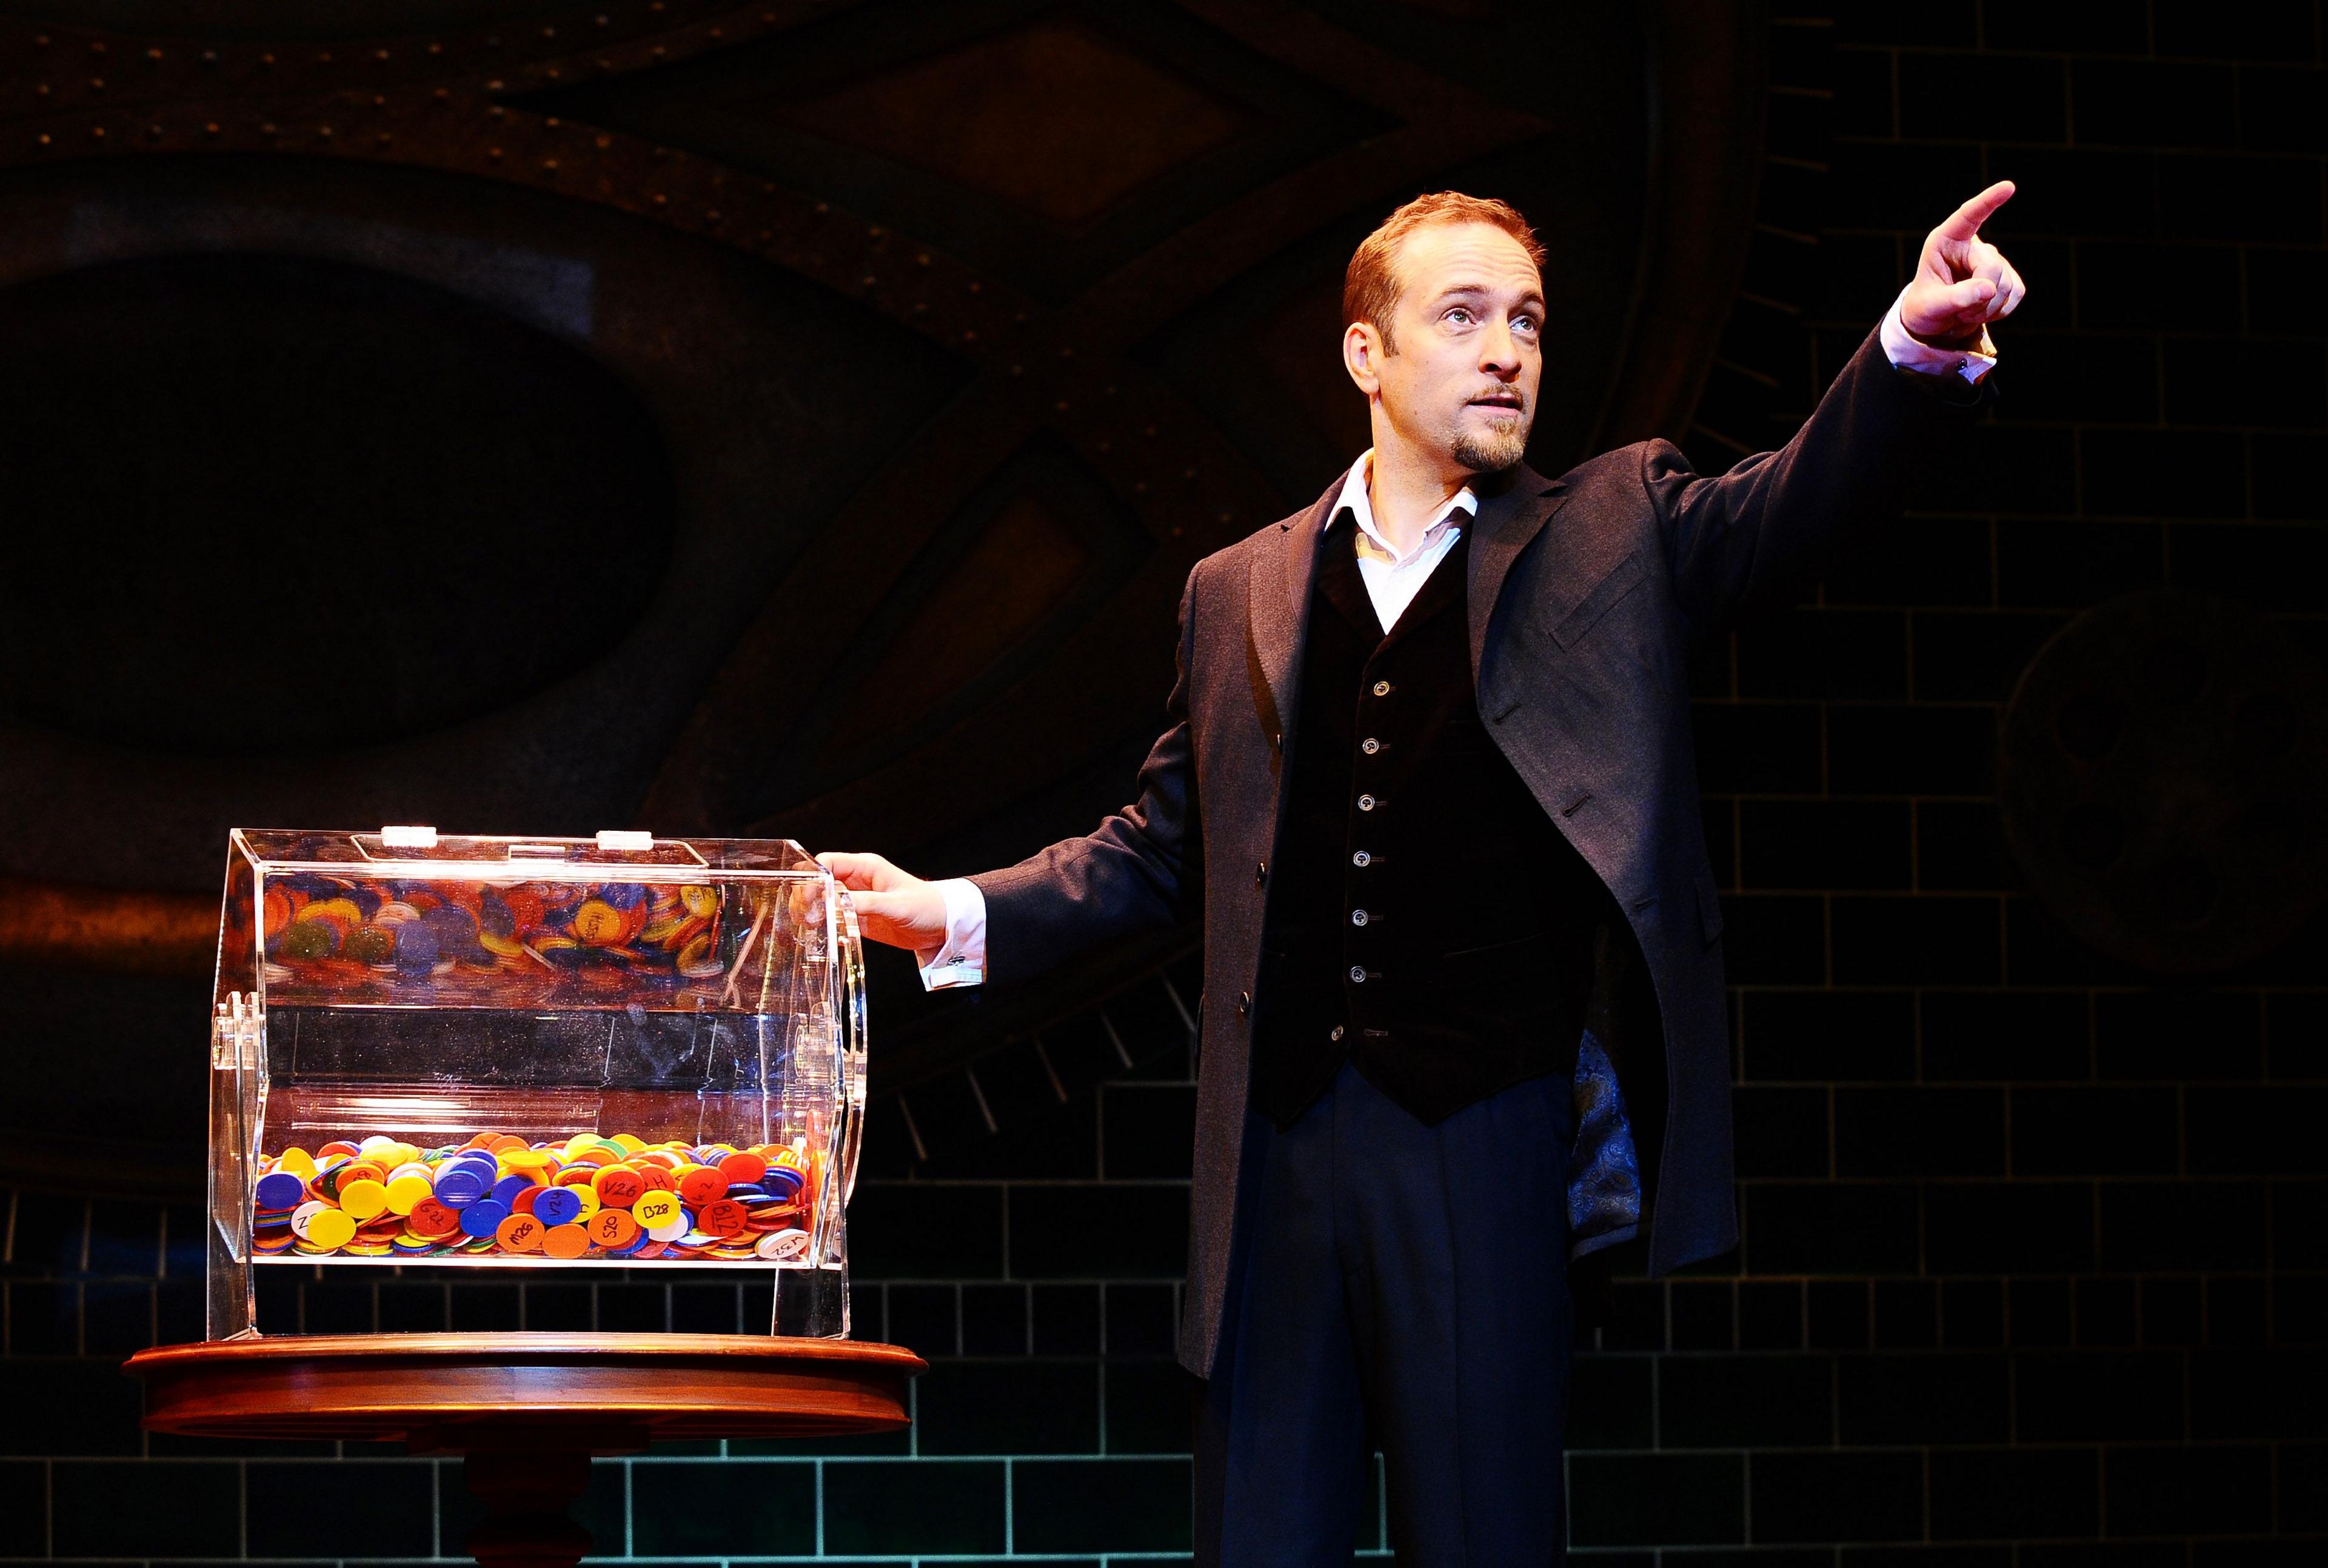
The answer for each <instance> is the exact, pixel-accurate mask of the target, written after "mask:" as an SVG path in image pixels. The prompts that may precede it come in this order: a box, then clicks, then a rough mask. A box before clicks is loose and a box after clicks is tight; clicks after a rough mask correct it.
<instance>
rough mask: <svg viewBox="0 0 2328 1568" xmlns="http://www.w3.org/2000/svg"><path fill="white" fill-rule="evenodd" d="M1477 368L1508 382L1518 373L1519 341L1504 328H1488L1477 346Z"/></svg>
mask: <svg viewBox="0 0 2328 1568" xmlns="http://www.w3.org/2000/svg"><path fill="white" fill-rule="evenodd" d="M1479 368H1480V369H1481V370H1483V371H1487V372H1488V374H1489V375H1493V376H1501V377H1502V378H1503V379H1504V380H1510V379H1511V378H1512V377H1514V376H1516V375H1518V374H1519V373H1520V345H1519V340H1518V339H1516V338H1515V337H1514V336H1512V329H1511V328H1510V327H1509V326H1507V325H1506V326H1495V327H1490V328H1489V329H1488V333H1487V335H1486V337H1485V338H1484V339H1483V340H1482V341H1481V343H1480V344H1479Z"/></svg>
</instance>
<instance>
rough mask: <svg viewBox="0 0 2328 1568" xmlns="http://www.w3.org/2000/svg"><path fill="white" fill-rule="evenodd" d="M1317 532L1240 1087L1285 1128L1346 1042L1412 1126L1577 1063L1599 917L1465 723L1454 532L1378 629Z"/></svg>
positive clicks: (1560, 849) (1607, 912)
mask: <svg viewBox="0 0 2328 1568" xmlns="http://www.w3.org/2000/svg"><path fill="white" fill-rule="evenodd" d="M1355 530H1356V524H1355V523H1354V521H1352V519H1351V516H1350V514H1349V513H1348V512H1347V511H1344V512H1338V513H1337V514H1336V516H1335V518H1334V520H1333V521H1332V523H1331V525H1330V527H1329V529H1328V533H1327V536H1326V539H1325V540H1324V543H1323V547H1322V552H1321V555H1320V559H1319V567H1318V577H1317V585H1316V587H1315V588H1314V590H1313V592H1312V598H1311V602H1310V606H1309V630H1308V636H1307V642H1306V643H1305V645H1304V647H1303V650H1302V664H1301V684H1300V692H1301V695H1300V713H1299V715H1298V717H1297V718H1296V722H1295V733H1294V734H1293V736H1292V737H1290V738H1291V745H1290V746H1289V747H1288V750H1289V752H1290V756H1289V762H1290V764H1291V770H1292V771H1291V777H1290V779H1289V780H1288V782H1287V785H1286V799H1285V814H1284V818H1283V822H1282V827H1281V831H1280V835H1279V840H1278V851H1277V863H1276V864H1275V866H1274V867H1272V869H1271V871H1270V875H1269V879H1268V896H1267V897H1268V902H1267V908H1266V913H1265V915H1264V917H1263V929H1262V955H1261V971H1260V980H1259V983H1258V984H1257V985H1256V986H1255V988H1254V991H1255V997H1254V1000H1255V1014H1254V1019H1253V1082H1252V1101H1253V1106H1254V1108H1255V1109H1257V1110H1259V1111H1260V1112H1261V1113H1263V1115H1265V1116H1268V1117H1269V1118H1270V1119H1271V1120H1272V1121H1273V1122H1277V1123H1278V1124H1279V1125H1280V1126H1289V1125H1291V1123H1292V1122H1293V1121H1294V1120H1295V1119H1296V1118H1298V1117H1299V1116H1300V1113H1302V1112H1303V1111H1304V1110H1306V1109H1308V1108H1309V1105H1310V1104H1311V1103H1313V1102H1315V1101H1316V1099H1317V1098H1318V1096H1319V1094H1321V1093H1323V1092H1324V1090H1325V1087H1326V1085H1327V1084H1328V1083H1330V1082H1331V1081H1332V1079H1333V1076H1334V1074H1335V1073H1336V1072H1337V1071H1338V1069H1339V1068H1340V1066H1341V1064H1342V1062H1343V1061H1344V1060H1345V1059H1346V1058H1347V1059H1349V1060H1352V1061H1354V1062H1355V1063H1356V1066H1357V1068H1358V1070H1359V1071H1360V1072H1362V1073H1364V1074H1365V1075H1366V1077H1367V1078H1368V1080H1370V1081H1371V1082H1372V1083H1374V1084H1375V1086H1377V1087H1378V1088H1380V1089H1381V1090H1382V1091H1383V1092H1384V1093H1385V1094H1388V1095H1389V1096H1390V1097H1391V1098H1392V1099H1394V1100H1395V1101H1397V1102H1398V1103H1400V1104H1401V1105H1403V1106H1404V1107H1405V1108H1406V1109H1407V1110H1409V1111H1411V1112H1413V1113H1414V1114H1415V1116H1416V1117H1418V1118H1419V1119H1421V1120H1422V1121H1423V1122H1437V1121H1440V1120H1441V1119H1442V1118H1444V1117H1446V1116H1449V1115H1451V1114H1453V1113H1455V1112H1456V1111H1459V1110H1460V1109H1462V1107H1464V1106H1465V1105H1468V1104H1470V1103H1472V1102H1474V1101H1476V1100H1480V1099H1484V1098H1486V1097H1487V1096H1488V1095H1489V1094H1494V1093H1496V1092H1497V1090H1499V1089H1504V1088H1507V1087H1508V1086H1510V1085H1511V1084H1516V1083H1518V1082H1519V1081H1521V1080H1522V1079H1525V1078H1530V1077H1534V1076H1536V1075H1539V1074H1543V1073H1548V1072H1561V1073H1567V1072H1570V1071H1572V1070H1573V1067H1574V1063H1575V1059H1576V1047H1577V1038H1578V1035H1579V1033H1580V1031H1581V1030H1582V1027H1583V1019H1584V1010H1585V1006H1586V1002H1587V1000H1588V997H1589V992H1590V990H1591V982H1592V973H1593V943H1594V938H1595V935H1596V934H1597V932H1598V931H1599V930H1600V925H1601V923H1602V922H1603V921H1604V920H1608V919H1610V918H1613V917H1614V915H1615V910H1614V906H1612V905H1611V904H1610V900H1609V897H1608V894H1607V892H1606V890H1605V889H1604V888H1603V887H1601V885H1600V878H1597V877H1595V876H1594V875H1593V873H1592V870H1591V868H1590V867H1588V866H1587V865H1586V864H1585V863H1584V861H1583V860H1582V858H1580V857H1579V856H1578V855H1577V853H1576V851H1575V850H1572V848H1570V847H1569V844H1568V841H1567V840H1566V839H1564V838H1563V836H1562V835H1561V832H1560V831H1559V829H1557V828H1556V827H1554V825H1553V822H1552V821H1551V819H1550V818H1549V817H1547V816H1546V815H1545V814H1544V808H1543V807H1542V806H1541V805H1539V804H1537V803H1536V801H1535V796H1534V795H1532V794H1531V793H1529V791H1528V788H1527V786H1526V785H1525V784H1523V783H1522V782H1521V781H1520V778H1519V775H1517V774H1516V773H1515V772H1513V770H1512V766H1511V764H1510V763H1509V762H1507V761H1506V760H1505V758H1504V756H1503V753H1502V752H1501V751H1499V750H1498V749H1497V747H1496V746H1495V744H1494V742H1493V741H1491V740H1490V739H1489V738H1488V735H1487V732H1486V730H1485V729H1484V728H1483V727H1482V726H1481V724H1480V721H1479V712H1478V704H1477V701H1476V700H1475V699H1474V696H1473V692H1472V685H1471V668H1470V658H1469V649H1468V645H1467V643H1466V641H1465V618H1464V614H1463V588H1464V579H1465V568H1466V564H1467V559H1468V554H1469V529H1468V528H1467V529H1466V530H1464V535H1463V537H1461V538H1459V540H1457V542H1456V543H1455V545H1454V546H1453V547H1452V548H1450V549H1449V551H1448V553H1447V555H1446V556H1445V558H1444V559H1441V561H1440V563H1439V565H1438V566H1437V568H1434V569H1433V571H1432V575H1431V577H1430V580H1429V581H1428V582H1426V583H1425V584H1424V585H1423V587H1422V591H1421V592H1420V593H1418V594H1417V595H1416V596H1415V598H1414V600H1413V603H1412V604H1410V605H1409V606H1407V607H1406V609H1405V611H1404V612H1403V614H1402V615H1400V617H1399V619H1398V622H1397V624H1395V625H1394V626H1393V627H1392V628H1391V630H1390V632H1389V633H1388V634H1385V633H1384V632H1383V631H1382V626H1381V622H1380V620H1379V619H1378V618H1377V616H1376V614H1375V607H1374V605H1373V603H1372V602H1371V601H1370V600H1369V598H1368V596H1367V594H1366V584H1365V581H1364V579H1363V578H1362V577H1360V576H1359V573H1358V565H1357V558H1356V550H1355V544H1354V534H1355Z"/></svg>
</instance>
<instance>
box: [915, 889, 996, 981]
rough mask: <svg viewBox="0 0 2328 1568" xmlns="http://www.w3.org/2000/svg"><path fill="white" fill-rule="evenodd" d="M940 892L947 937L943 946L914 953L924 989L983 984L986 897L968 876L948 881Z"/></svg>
mask: <svg viewBox="0 0 2328 1568" xmlns="http://www.w3.org/2000/svg"><path fill="white" fill-rule="evenodd" d="M937 889H938V892H939V893H940V894H942V895H943V897H944V898H945V915H946V936H945V941H944V943H943V944H942V945H940V946H937V947H925V948H924V949H922V950H921V951H920V952H918V953H915V954H914V962H915V965H916V966H918V967H919V968H920V970H921V972H922V989H923V990H924V991H950V990H952V989H953V987H955V986H958V985H978V984H981V983H982V982H983V981H985V979H986V895H985V894H983V893H981V892H980V891H979V890H978V884H977V883H975V882H973V881H972V880H971V879H970V878H967V877H950V878H946V879H945V880H943V881H942V882H940V883H938V884H937Z"/></svg>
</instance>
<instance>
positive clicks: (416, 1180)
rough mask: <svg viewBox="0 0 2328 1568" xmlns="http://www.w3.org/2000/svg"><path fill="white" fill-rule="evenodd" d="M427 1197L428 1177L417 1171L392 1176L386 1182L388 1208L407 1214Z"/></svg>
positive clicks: (391, 1210)
mask: <svg viewBox="0 0 2328 1568" xmlns="http://www.w3.org/2000/svg"><path fill="white" fill-rule="evenodd" d="M428 1197H429V1186H428V1178H427V1177H426V1176H422V1175H419V1174H418V1173H412V1174H408V1175H404V1176H398V1177H392V1178H390V1180H389V1183H388V1210H389V1212H390V1214H404V1215H408V1214H410V1213H411V1212H412V1211H413V1210H414V1209H416V1208H418V1207H420V1206H421V1204H423V1203H424V1202H426V1201H427V1199H428Z"/></svg>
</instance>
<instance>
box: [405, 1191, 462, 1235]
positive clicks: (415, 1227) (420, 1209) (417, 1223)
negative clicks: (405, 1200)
mask: <svg viewBox="0 0 2328 1568" xmlns="http://www.w3.org/2000/svg"><path fill="white" fill-rule="evenodd" d="M410 1223H411V1225H412V1232H413V1234H414V1235H424V1236H427V1237H428V1238H429V1239H430V1240H432V1241H433V1240H435V1239H436V1237H438V1236H448V1235H452V1234H453V1233H454V1232H455V1231H457V1230H459V1229H460V1228H461V1215H460V1211H459V1210H458V1209H455V1208H454V1207H452V1206H451V1205H449V1204H442V1203H439V1202H437V1201H436V1199H435V1198H433V1197H424V1198H422V1199H421V1200H420V1201H419V1202H418V1203H416V1204H414V1205H413V1206H412V1216H411V1220H410Z"/></svg>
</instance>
